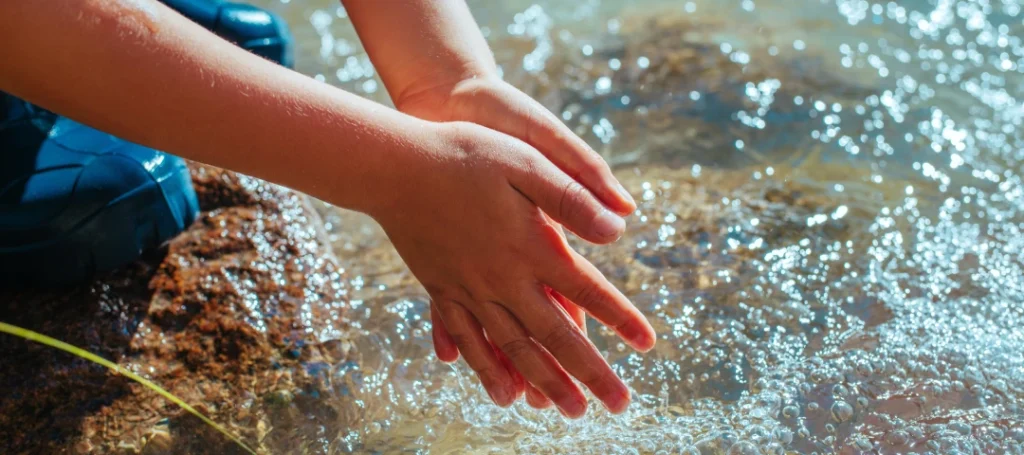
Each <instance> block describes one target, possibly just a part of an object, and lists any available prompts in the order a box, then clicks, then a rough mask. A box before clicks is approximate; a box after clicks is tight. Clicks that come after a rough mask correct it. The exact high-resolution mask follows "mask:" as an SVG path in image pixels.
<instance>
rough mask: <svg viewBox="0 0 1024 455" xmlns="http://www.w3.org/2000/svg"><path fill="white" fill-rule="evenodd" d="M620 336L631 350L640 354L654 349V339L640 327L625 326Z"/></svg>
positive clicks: (635, 325)
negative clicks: (633, 349) (631, 347)
mask: <svg viewBox="0 0 1024 455" xmlns="http://www.w3.org/2000/svg"><path fill="white" fill-rule="evenodd" d="M621 330H622V336H623V337H624V338H625V339H626V341H628V342H629V344H630V345H631V346H633V348H635V349H636V350H638V351H641V352H647V351H650V350H651V349H652V348H653V347H654V341H655V339H654V337H651V336H650V334H648V333H647V331H646V330H644V329H643V328H642V327H640V326H639V325H637V324H627V325H626V326H625V327H623V328H622V329H621Z"/></svg>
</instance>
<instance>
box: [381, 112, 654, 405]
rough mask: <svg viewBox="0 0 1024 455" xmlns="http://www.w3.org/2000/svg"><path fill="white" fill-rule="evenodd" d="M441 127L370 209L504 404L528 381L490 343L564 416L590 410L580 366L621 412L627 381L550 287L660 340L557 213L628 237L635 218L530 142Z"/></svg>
mask: <svg viewBox="0 0 1024 455" xmlns="http://www.w3.org/2000/svg"><path fill="white" fill-rule="evenodd" d="M434 128H436V130H437V131H436V132H432V134H433V135H435V136H436V137H437V138H438V139H439V141H438V143H437V144H436V145H437V146H434V147H430V148H429V149H428V150H425V151H423V152H422V153H415V154H412V155H410V156H411V157H412V158H410V162H403V163H401V165H399V166H394V167H393V172H389V173H388V174H387V175H386V177H384V178H385V179H386V180H388V181H386V182H380V183H381V185H380V188H379V189H380V191H379V193H378V194H379V195H380V197H381V198H382V199H383V202H381V203H378V204H376V205H375V206H374V207H370V208H368V210H367V211H368V213H370V215H372V216H373V217H374V218H375V219H376V220H377V221H378V222H379V223H380V224H381V226H383V227H384V230H385V231H386V232H387V234H388V236H389V237H390V238H391V240H392V242H393V243H394V245H395V247H396V248H397V249H398V252H399V253H400V254H401V255H402V258H403V259H404V260H405V262H406V264H407V265H408V266H409V268H410V269H411V270H412V272H413V273H414V274H415V275H416V277H417V279H419V281H420V282H421V283H422V284H423V285H424V286H425V287H426V289H427V291H428V292H429V293H430V296H431V298H432V299H433V301H434V304H435V305H436V306H435V309H436V311H437V313H438V314H439V315H440V317H441V318H442V319H443V320H444V324H445V326H446V327H447V329H448V331H449V332H450V335H451V338H452V339H453V340H454V342H455V344H456V345H457V346H458V348H459V350H460V351H461V353H462V355H463V356H464V357H465V358H466V361H467V362H468V363H469V365H470V366H471V367H472V368H473V369H474V370H475V371H476V372H477V373H478V375H479V376H480V379H481V381H482V382H483V384H484V386H485V387H486V389H487V391H488V393H489V394H490V395H491V397H492V398H493V399H494V401H495V402H496V403H498V404H500V405H504V406H507V405H509V404H511V403H512V402H513V401H514V399H515V398H516V390H517V386H516V378H515V377H514V374H515V373H514V372H511V371H510V369H509V368H507V367H506V366H505V364H504V363H503V360H502V358H501V357H500V356H499V355H498V354H497V353H496V352H495V350H493V349H491V348H490V343H493V345H494V346H497V347H498V348H499V350H500V351H501V352H502V353H504V355H505V356H507V357H508V360H509V361H510V362H511V364H512V365H514V367H515V369H516V370H518V371H519V372H521V373H522V376H523V377H524V378H525V379H526V380H527V381H529V382H530V383H532V384H534V385H536V386H537V388H538V389H540V391H541V392H543V394H544V395H546V396H547V397H548V398H550V399H551V400H552V401H553V402H554V403H555V404H556V405H558V407H559V409H560V410H561V411H562V412H563V413H564V414H566V415H568V416H571V417H578V416H580V415H582V414H583V412H584V411H585V410H586V400H585V398H584V396H583V394H582V393H581V391H580V390H579V388H578V387H577V386H576V385H575V384H574V383H573V381H572V380H571V379H570V375H571V376H573V377H575V378H576V379H578V380H579V381H580V382H582V383H583V384H585V385H586V386H587V387H588V388H589V389H590V390H591V391H592V392H593V393H594V395H596V396H597V397H598V398H599V399H600V400H601V401H603V402H604V403H605V405H606V406H607V407H608V408H609V409H611V410H612V411H613V412H621V411H622V410H624V409H625V408H626V406H627V405H628V403H629V392H628V390H627V389H626V387H625V385H624V384H623V383H622V381H621V380H619V378H618V377H616V375H615V374H614V373H613V372H612V370H611V368H610V367H609V366H608V364H607V362H605V360H604V359H603V358H602V356H601V355H600V353H599V352H598V351H597V349H596V348H595V347H594V345H593V344H592V343H591V342H590V341H589V340H587V338H586V336H585V335H584V334H583V333H582V332H581V331H580V330H579V328H578V327H577V326H576V324H575V323H574V321H573V319H572V318H571V317H570V316H569V314H568V313H567V312H566V311H565V310H564V309H563V308H562V306H561V305H560V304H559V303H557V302H556V300H555V299H554V298H553V297H552V296H551V294H549V293H548V288H550V289H552V290H554V291H556V292H559V293H561V294H563V295H565V296H567V297H569V298H570V299H571V300H572V301H573V302H575V303H576V304H578V305H580V306H581V307H582V308H583V309H585V310H586V311H587V312H588V313H590V314H591V316H593V317H595V318H597V319H598V320H599V321H601V322H603V323H604V324H606V325H607V326H609V327H611V328H613V329H614V330H615V331H616V332H617V333H618V334H619V336H621V337H622V338H623V339H624V340H625V341H626V342H627V343H629V344H630V345H632V346H633V347H635V348H637V349H639V350H648V349H650V348H651V347H652V346H653V344H654V332H653V329H652V328H651V326H650V325H649V324H648V323H647V321H646V320H645V319H644V317H643V315H642V314H640V312H639V311H638V310H637V309H636V308H635V307H634V306H633V305H632V304H631V303H630V302H629V301H628V300H627V299H626V298H625V297H624V296H623V295H622V294H621V293H619V292H618V291H617V290H616V289H615V288H614V287H613V286H612V285H611V284H610V283H608V281H607V280H606V279H605V278H604V277H603V276H602V275H601V273H600V272H599V271H598V270H597V269H596V268H594V266H593V265H591V264H590V263H589V262H587V260H586V259H584V258H583V257H581V256H580V255H579V254H577V253H576V252H575V251H573V250H572V249H571V248H570V247H569V245H568V244H567V243H566V241H565V239H564V237H563V236H562V235H561V232H560V227H559V225H558V224H555V223H554V222H552V220H551V219H549V218H548V216H550V217H551V218H552V219H554V221H557V222H558V223H561V224H563V225H565V226H566V227H568V228H569V229H571V230H572V231H573V232H575V233H576V234H577V235H579V236H580V237H582V238H584V239H587V240H590V241H593V242H598V243H607V242H610V241H613V240H615V239H616V238H618V236H619V235H621V233H622V231H623V229H624V228H625V223H624V221H623V220H622V218H620V217H619V216H617V215H615V214H614V213H612V212H610V211H609V210H607V209H606V208H605V207H604V205H603V204H602V203H601V202H599V201H598V200H597V199H596V198H595V197H594V196H593V195H592V194H591V192H590V191H588V190H587V189H586V188H584V187H583V186H582V185H581V184H580V183H578V182H577V181H576V180H574V179H573V178H571V177H570V176H569V175H567V174H566V173H564V172H562V171H561V170H559V169H558V167H556V166H555V165H554V164H552V163H551V162H550V161H549V160H548V159H546V158H545V157H544V156H543V155H541V154H540V153H539V152H537V151H536V150H535V149H533V148H532V147H530V146H528V145H527V144H525V143H523V142H521V141H518V140H516V139H514V138H512V137H509V136H506V135H504V134H500V133H497V132H495V131H492V130H490V129H487V128H483V127H480V126H477V125H472V124H467V123H462V122H456V123H444V124H435V126H434ZM395 188H399V189H400V190H397V191H396V190H395ZM545 214H547V215H548V216H546V215H545ZM484 331H486V334H487V335H486V338H485V335H484Z"/></svg>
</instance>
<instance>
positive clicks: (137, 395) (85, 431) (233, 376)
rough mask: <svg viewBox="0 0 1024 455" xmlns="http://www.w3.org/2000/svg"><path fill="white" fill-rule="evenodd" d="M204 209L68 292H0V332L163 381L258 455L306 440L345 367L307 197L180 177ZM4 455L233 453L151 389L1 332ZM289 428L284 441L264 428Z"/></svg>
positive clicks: (223, 175) (331, 289) (338, 306)
mask: <svg viewBox="0 0 1024 455" xmlns="http://www.w3.org/2000/svg"><path fill="white" fill-rule="evenodd" d="M193 179H194V180H195V183H196V188H197V192H198V194H199V197H200V203H201V207H202V210H203V213H202V214H201V216H200V217H199V219H198V221H196V223H195V224H194V225H192V226H191V227H190V228H189V229H188V230H187V231H186V232H185V233H183V234H182V235H180V236H178V237H177V238H175V239H174V240H172V241H171V242H170V243H169V244H168V245H167V246H166V248H164V249H163V250H162V251H155V252H150V253H149V254H148V255H147V256H146V257H145V258H143V259H141V260H139V261H137V262H136V263H134V264H132V265H131V266H130V267H128V268H125V269H123V270H119V271H117V272H115V273H113V274H111V275H109V276H105V277H102V278H100V279H97V280H96V281H94V282H92V283H89V284H87V285H83V286H80V287H76V288H71V289H65V290H60V291H53V292H34V291H0V302H2V303H0V305H2V306H0V311H2V313H0V314H2V320H4V321H6V322H9V323H12V324H16V325H20V326H23V327H26V328H29V329H32V330H36V331H39V332H42V333H44V334H47V335H50V336H52V337H55V338H57V339H60V340H63V341H66V342H69V343H72V344H74V345H77V346H79V347H82V348H85V349H87V350H89V351H92V352H94V353H96V354H99V355H101V356H103V357H106V358H108V359H111V360H113V361H115V362H117V363H118V364H120V365H122V366H124V367H126V368H130V369H132V370H133V371H135V372H137V373H139V374H141V375H143V376H145V377H147V378H149V379H151V380H153V381H155V382H157V383H158V384H161V385H162V386H163V387H165V388H166V389H167V390H169V391H170V392H171V393H173V394H175V395H177V396H179V397H181V398H182V399H184V400H185V401H187V402H189V403H191V404H193V405H194V406H196V407H197V408H199V409H200V410H202V411H203V412H205V413H207V415H209V416H210V417H211V418H213V420H215V421H217V422H219V423H221V424H223V425H225V426H226V427H228V428H229V429H230V430H231V431H232V432H234V433H236V434H239V435H241V436H242V438H243V439H244V440H245V441H246V442H247V443H248V444H250V445H251V446H254V447H256V446H259V447H261V448H262V449H263V450H267V449H274V448H275V447H276V448H280V447H290V448H295V447H296V446H298V445H300V444H301V443H300V442H297V441H295V440H290V439H292V438H296V439H297V440H298V441H308V440H315V439H316V436H318V432H319V431H322V428H323V427H321V426H320V425H321V424H322V423H324V422H328V421H331V420H333V419H334V417H335V411H334V410H333V409H331V408H329V407H327V406H326V405H320V404H318V403H319V401H318V400H315V399H313V397H315V396H316V395H317V394H318V391H319V390H320V388H321V385H320V384H319V382H318V379H317V378H318V373H317V372H318V371H320V369H321V368H320V367H321V366H323V365H327V364H334V363H338V362H340V361H343V359H344V357H345V351H346V349H347V347H346V343H345V342H343V341H342V339H341V332H340V331H339V330H340V329H343V326H342V325H341V321H340V318H341V313H342V312H343V310H344V308H346V304H347V301H346V294H347V290H346V288H345V287H344V284H343V283H344V281H343V280H342V279H341V277H342V273H341V272H340V271H339V270H338V269H337V268H336V265H335V262H334V260H333V255H332V254H331V252H330V249H329V247H328V246H327V245H326V243H325V242H324V240H323V235H322V232H320V231H318V230H317V229H318V228H317V227H318V226H321V225H322V223H320V222H319V221H318V216H317V215H316V214H315V212H313V211H312V210H310V209H309V207H308V205H307V201H306V198H305V197H304V196H301V195H299V194H297V193H294V192H292V191H290V190H287V189H284V188H280V187H277V186H273V185H268V184H266V183H264V182H262V181H259V180H257V179H252V178H249V177H244V176H239V175H236V174H233V173H230V172H225V171H221V170H218V169H214V168H209V167H205V166H194V167H193ZM0 358H2V359H3V362H2V364H0V387H2V390H3V391H4V393H3V395H2V398H0V447H2V448H3V450H0V451H2V452H3V453H13V454H20V453H26V454H27V453H76V454H77V453H139V452H141V453H147V454H149V453H154V454H155V453H166V454H177V453H182V454H184V453H239V452H240V450H239V449H238V448H237V447H235V446H233V445H232V444H231V443H230V442H229V441H227V440H226V439H225V438H224V437H223V436H221V435H220V434H218V433H216V432H215V431H213V430H212V429H209V428H206V426H205V425H204V424H203V423H202V422H200V421H199V420H198V419H196V418H194V417H192V416H190V415H188V414H186V413H184V411H182V410H180V409H178V408H177V407H176V406H174V405H173V404H171V403H169V402H167V401H165V400H164V399H163V398H161V397H159V396H158V395H156V394H155V393H154V392H152V391H149V390H148V389H145V388H143V387H141V386H139V385H137V384H135V383H134V382H132V381H131V380H129V379H127V378H125V377H121V376H118V375H114V374H112V373H110V372H108V371H107V370H106V369H104V368H102V367H100V366H97V365H94V364H92V363H90V362H87V361H84V360H80V359H77V358H75V357H73V356H71V355H69V354H65V353H63V352H59V351H56V350H53V349H51V348H49V347H45V346H42V345H39V344H35V343H30V342H27V341H24V340H21V339H17V338H14V337H10V336H7V335H0ZM280 427H285V428H288V429H289V430H288V432H287V435H286V434H285V433H284V432H281V431H277V432H275V431H274V429H275V428H280Z"/></svg>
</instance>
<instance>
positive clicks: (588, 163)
mask: <svg viewBox="0 0 1024 455" xmlns="http://www.w3.org/2000/svg"><path fill="white" fill-rule="evenodd" d="M580 171H581V172H580V173H581V174H582V175H581V177H582V178H586V179H590V180H596V179H601V178H605V177H608V176H610V175H611V173H612V171H611V168H610V167H608V163H605V162H604V160H602V159H601V158H600V157H597V156H594V157H592V158H590V159H587V160H585V161H584V162H583V165H582V167H581V169H580Z"/></svg>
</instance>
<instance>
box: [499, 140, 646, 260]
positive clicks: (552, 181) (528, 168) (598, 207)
mask: <svg viewBox="0 0 1024 455" xmlns="http://www.w3.org/2000/svg"><path fill="white" fill-rule="evenodd" d="M520 171H521V172H517V173H513V174H510V175H509V183H511V184H512V187H513V188H515V189H516V190H517V191H519V192H520V193H521V194H522V195H523V196H525V197H526V198H527V199H529V200H530V202H533V203H534V204H535V205H536V206H537V207H540V209H541V210H543V211H544V213H546V214H547V215H548V216H550V217H551V218H552V219H554V220H555V221H556V222H558V223H560V224H562V225H563V226H565V227H567V228H569V230H571V231H573V232H575V233H576V235H578V236H580V237H582V238H584V239H586V240H589V241H591V242H594V243H611V242H614V241H615V240H617V239H618V238H619V237H620V236H622V233H623V232H624V231H625V230H626V221H625V220H623V219H622V217H620V216H619V215H616V214H615V213H612V212H611V211H610V210H608V208H607V207H605V206H604V204H602V203H601V202H600V201H598V200H597V198H595V197H594V195H593V194H592V193H591V192H590V191H588V190H587V189H586V188H585V187H584V186H583V185H582V184H580V182H577V181H576V180H573V179H572V178H571V177H569V176H568V175H566V174H565V172H562V170H560V169H558V167H556V166H555V165H554V164H553V163H551V162H550V161H548V160H546V159H544V158H542V157H537V158H531V159H529V161H528V162H526V163H524V165H523V166H522V167H521V168H520Z"/></svg>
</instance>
